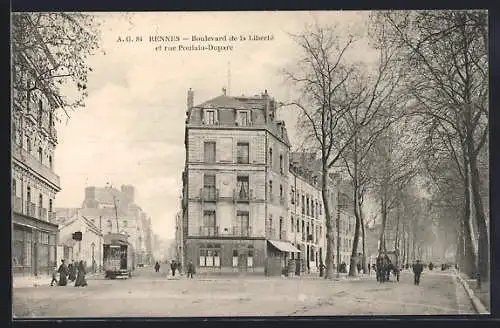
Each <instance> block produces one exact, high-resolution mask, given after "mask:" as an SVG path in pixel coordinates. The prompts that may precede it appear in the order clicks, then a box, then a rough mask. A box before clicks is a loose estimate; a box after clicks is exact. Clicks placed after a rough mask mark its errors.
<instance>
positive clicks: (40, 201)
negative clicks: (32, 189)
mask: <svg viewBox="0 0 500 328" xmlns="http://www.w3.org/2000/svg"><path fill="white" fill-rule="evenodd" d="M38 207H39V208H40V209H41V208H42V207H43V195H42V194H39V195H38Z"/></svg>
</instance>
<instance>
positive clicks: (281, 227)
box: [280, 217, 284, 237]
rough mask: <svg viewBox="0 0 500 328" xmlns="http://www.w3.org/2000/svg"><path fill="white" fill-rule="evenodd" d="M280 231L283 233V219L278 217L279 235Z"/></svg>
mask: <svg viewBox="0 0 500 328" xmlns="http://www.w3.org/2000/svg"><path fill="white" fill-rule="evenodd" d="M282 231H283V218H282V217H280V234H281V233H282ZM282 237H284V236H282Z"/></svg>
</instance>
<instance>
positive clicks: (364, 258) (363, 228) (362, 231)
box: [359, 204, 368, 274]
mask: <svg viewBox="0 0 500 328" xmlns="http://www.w3.org/2000/svg"><path fill="white" fill-rule="evenodd" d="M359 218H360V221H361V234H362V237H363V273H364V274H367V273H368V261H367V260H366V234H365V220H364V218H363V211H362V209H361V204H360V206H359Z"/></svg>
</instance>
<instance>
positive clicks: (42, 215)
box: [38, 207, 48, 221]
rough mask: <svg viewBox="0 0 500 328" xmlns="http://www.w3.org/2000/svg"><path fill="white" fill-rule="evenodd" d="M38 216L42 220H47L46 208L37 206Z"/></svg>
mask: <svg viewBox="0 0 500 328" xmlns="http://www.w3.org/2000/svg"><path fill="white" fill-rule="evenodd" d="M38 218H39V219H40V220H43V221H48V217H47V209H46V208H43V207H39V208H38Z"/></svg>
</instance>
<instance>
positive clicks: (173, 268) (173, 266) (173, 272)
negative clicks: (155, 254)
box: [170, 260, 177, 277]
mask: <svg viewBox="0 0 500 328" xmlns="http://www.w3.org/2000/svg"><path fill="white" fill-rule="evenodd" d="M175 269H177V265H176V263H175V261H174V260H172V263H171V264H170V270H172V277H175Z"/></svg>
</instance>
